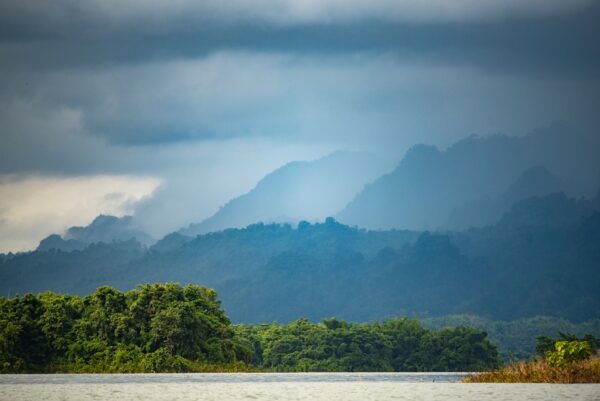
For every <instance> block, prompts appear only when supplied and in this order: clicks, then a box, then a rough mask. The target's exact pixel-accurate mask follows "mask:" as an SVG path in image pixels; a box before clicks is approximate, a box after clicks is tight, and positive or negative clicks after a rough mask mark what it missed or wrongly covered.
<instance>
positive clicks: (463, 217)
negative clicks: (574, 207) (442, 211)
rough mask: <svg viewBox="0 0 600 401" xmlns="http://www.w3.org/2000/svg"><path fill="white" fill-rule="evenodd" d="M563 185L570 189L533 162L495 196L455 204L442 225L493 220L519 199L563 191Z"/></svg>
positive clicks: (458, 226) (463, 225) (460, 225)
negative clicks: (493, 197) (532, 164)
mask: <svg viewBox="0 0 600 401" xmlns="http://www.w3.org/2000/svg"><path fill="white" fill-rule="evenodd" d="M567 189H570V185H569V183H568V182H565V181H564V180H561V179H560V178H558V177H556V176H555V175H553V174H552V173H550V172H549V171H548V170H547V169H546V168H544V167H541V166H535V167H532V168H529V169H527V170H525V171H524V172H523V173H522V174H521V175H520V176H519V178H518V179H517V181H515V182H514V183H513V184H511V185H510V186H509V187H508V188H507V189H506V191H505V192H504V193H503V194H502V195H500V196H499V197H497V198H496V199H490V198H483V199H480V200H477V201H474V202H467V203H465V204H463V205H461V206H458V207H456V208H455V209H454V210H452V211H451V212H450V214H449V215H448V218H447V220H446V223H444V224H443V227H445V228H448V229H453V230H461V229H465V228H471V227H484V226H486V225H490V224H494V223H495V222H497V221H498V220H499V219H500V218H501V217H502V215H503V214H504V213H506V212H507V211H509V210H510V208H511V206H512V205H513V204H515V203H516V202H518V201H520V200H523V199H527V198H531V197H534V196H544V195H549V194H552V193H558V192H563V191H567Z"/></svg>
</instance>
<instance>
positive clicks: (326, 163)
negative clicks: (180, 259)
mask: <svg viewBox="0 0 600 401" xmlns="http://www.w3.org/2000/svg"><path fill="white" fill-rule="evenodd" d="M383 172H384V165H383V163H382V162H381V161H380V160H378V159H377V158H376V157H374V156H372V155H370V154H367V153H359V152H335V153H333V154H331V155H329V156H326V157H324V158H322V159H319V160H315V161H311V162H302V161H296V162H291V163H288V164H286V165H285V166H283V167H281V168H279V169H277V170H275V171H274V172H272V173H271V174H269V175H267V176H266V177H264V178H263V179H262V180H260V182H258V184H256V187H255V188H254V189H252V190H251V191H250V192H248V193H247V194H244V195H241V196H239V197H237V198H235V199H232V200H231V201H229V202H228V203H227V204H226V205H225V206H223V207H222V208H221V209H220V210H219V211H218V212H217V213H215V214H214V215H213V216H211V217H209V218H208V219H206V220H204V221H202V222H200V223H197V224H191V225H190V226H189V227H187V228H184V229H182V230H180V231H179V232H180V233H181V234H184V235H188V236H195V235H198V234H204V233H207V232H211V231H218V230H223V229H225V228H233V227H246V226H247V225H249V224H252V223H256V222H265V223H268V222H294V223H297V222H298V221H300V220H308V221H317V220H323V219H325V218H326V217H327V216H332V215H334V214H336V213H337V212H338V211H339V210H341V209H342V208H343V207H344V206H345V205H346V204H347V203H348V200H349V199H352V197H354V195H356V194H357V193H358V192H359V191H360V190H361V189H362V188H363V187H364V185H365V184H367V183H368V182H371V181H372V180H374V179H375V178H377V177H378V176H379V175H381V174H382V173H383Z"/></svg>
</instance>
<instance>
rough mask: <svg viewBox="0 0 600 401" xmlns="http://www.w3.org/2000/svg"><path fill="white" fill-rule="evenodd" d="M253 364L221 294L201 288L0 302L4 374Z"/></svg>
mask: <svg viewBox="0 0 600 401" xmlns="http://www.w3.org/2000/svg"><path fill="white" fill-rule="evenodd" d="M251 359H252V349H251V348H250V347H249V346H248V344H247V342H245V340H243V339H240V338H238V337H236V336H235V333H234V330H233V328H232V326H231V322H230V321H229V319H228V318H227V317H226V316H225V314H224V312H223V310H222V309H221V307H220V303H219V301H218V300H217V294H216V292H215V291H214V290H212V289H208V288H204V287H200V286H195V285H188V286H187V287H182V286H180V285H178V284H174V283H167V284H152V285H142V286H139V287H138V288H137V289H135V290H132V291H129V292H127V293H122V292H120V291H117V290H115V289H113V288H110V287H106V286H105V287H100V288H98V289H97V290H96V291H95V292H94V293H92V294H90V295H88V296H86V297H83V298H82V297H78V296H71V295H58V294H54V293H50V292H45V293H41V294H38V295H37V296H33V295H25V296H24V297H15V298H12V299H5V298H0V371H1V372H46V371H61V372H184V371H193V370H196V369H200V368H201V367H202V366H203V365H205V364H211V365H214V366H217V365H222V366H226V365H228V364H234V365H235V364H236V363H238V362H241V363H245V361H250V360H251Z"/></svg>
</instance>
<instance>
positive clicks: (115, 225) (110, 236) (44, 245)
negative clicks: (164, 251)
mask: <svg viewBox="0 0 600 401" xmlns="http://www.w3.org/2000/svg"><path fill="white" fill-rule="evenodd" d="M132 238H133V239H135V240H136V241H138V242H140V243H141V244H143V245H151V244H153V243H154V242H155V241H154V239H153V238H152V237H151V236H150V235H148V234H147V233H145V232H144V231H142V230H141V229H139V228H138V227H137V225H136V224H135V222H134V219H133V217H132V216H123V217H115V216H108V215H99V216H97V217H96V218H95V219H94V220H93V221H92V222H91V223H90V224H89V225H87V226H84V227H70V228H69V229H67V231H66V232H65V234H64V235H63V236H62V237H61V236H60V235H58V234H52V235H50V236H48V237H46V238H44V239H43V240H42V241H40V244H39V246H38V247H37V250H38V251H48V250H51V249H57V250H62V251H72V250H83V249H84V248H85V247H86V246H88V245H90V244H93V243H99V242H104V243H111V242H112V241H127V240H130V239H132Z"/></svg>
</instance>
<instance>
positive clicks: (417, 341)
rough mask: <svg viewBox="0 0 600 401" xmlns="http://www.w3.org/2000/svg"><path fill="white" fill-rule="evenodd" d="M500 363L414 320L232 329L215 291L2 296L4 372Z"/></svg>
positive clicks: (480, 342) (483, 344)
mask: <svg viewBox="0 0 600 401" xmlns="http://www.w3.org/2000/svg"><path fill="white" fill-rule="evenodd" d="M497 366H499V359H498V354H497V351H496V348H495V347H494V346H493V345H492V344H491V343H490V342H489V341H488V339H487V335H486V333H484V332H482V331H480V330H477V329H473V328H455V329H450V328H447V329H443V330H439V331H430V330H428V329H426V328H424V327H423V326H421V324H420V323H419V322H418V321H416V320H410V319H407V318H403V319H392V320H387V321H384V322H382V323H373V324H366V323H360V324H357V323H348V322H345V321H342V320H338V319H336V318H330V319H324V320H323V321H322V322H321V323H311V322H310V321H308V320H307V319H298V320H296V321H293V322H291V323H289V324H287V325H277V324H261V325H254V326H248V325H238V326H232V325H231V322H230V321H229V319H228V318H227V316H225V314H224V312H223V310H222V309H221V307H220V303H219V301H218V299H217V294H216V292H215V291H214V290H212V289H208V288H204V287H200V286H195V285H188V286H187V287H181V286H180V285H178V284H174V283H166V284H151V285H150V284H148V285H141V286H138V287H137V288H136V289H135V290H132V291H129V292H126V293H123V292H120V291H117V290H115V289H113V288H110V287H106V286H104V287H100V288H98V289H97V290H96V291H95V292H94V293H92V294H90V295H88V296H86V297H78V296H71V295H59V294H54V293H50V292H45V293H41V294H38V295H37V296H33V295H26V296H24V297H15V298H12V299H5V298H0V371H1V372H3V373H9V372H82V373H83V372H86V373H92V372H114V373H133V372H148V373H150V372H205V371H248V370H256V369H259V370H267V371H284V372H298V371H344V372H357V371H432V370H435V371H456V370H469V371H473V370H487V369H492V368H495V367H497Z"/></svg>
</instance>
